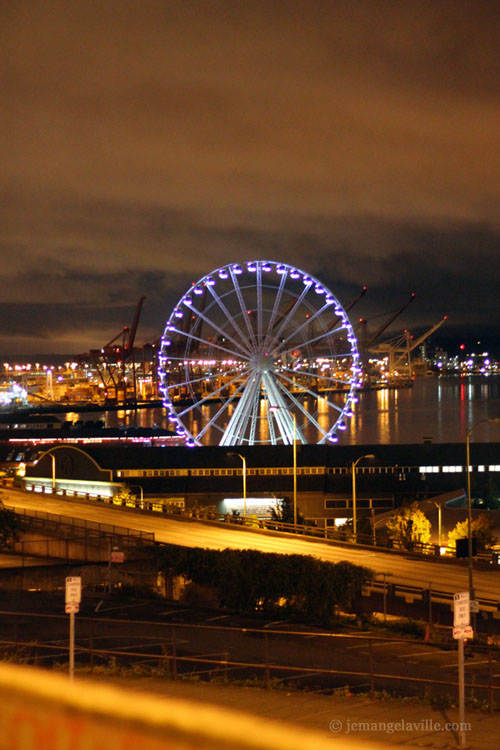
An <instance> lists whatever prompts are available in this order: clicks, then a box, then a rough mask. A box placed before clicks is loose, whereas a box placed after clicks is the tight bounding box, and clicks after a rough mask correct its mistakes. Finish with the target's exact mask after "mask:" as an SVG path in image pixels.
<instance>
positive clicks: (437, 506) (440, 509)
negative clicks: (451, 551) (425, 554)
mask: <svg viewBox="0 0 500 750" xmlns="http://www.w3.org/2000/svg"><path fill="white" fill-rule="evenodd" d="M433 502H434V501H433ZM434 505H435V506H436V508H437V512H438V544H439V546H440V547H441V526H442V524H441V511H442V508H441V505H440V504H439V503H434Z"/></svg>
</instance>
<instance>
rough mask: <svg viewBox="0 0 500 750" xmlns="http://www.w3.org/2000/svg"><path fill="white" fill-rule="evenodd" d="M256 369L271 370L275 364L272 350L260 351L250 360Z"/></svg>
mask: <svg viewBox="0 0 500 750" xmlns="http://www.w3.org/2000/svg"><path fill="white" fill-rule="evenodd" d="M250 363H251V364H252V365H253V367H254V369H255V370H257V371H258V372H269V370H272V369H273V366H274V357H273V355H272V354H271V353H270V352H260V353H258V354H256V355H255V356H254V357H252V359H251V360H250Z"/></svg>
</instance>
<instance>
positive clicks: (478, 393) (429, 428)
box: [66, 377, 500, 445]
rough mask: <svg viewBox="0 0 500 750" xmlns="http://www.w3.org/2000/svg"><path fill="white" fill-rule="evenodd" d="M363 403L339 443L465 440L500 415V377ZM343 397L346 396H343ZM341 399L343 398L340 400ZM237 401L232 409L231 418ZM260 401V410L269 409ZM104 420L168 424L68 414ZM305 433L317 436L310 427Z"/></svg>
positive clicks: (490, 429) (433, 381)
mask: <svg viewBox="0 0 500 750" xmlns="http://www.w3.org/2000/svg"><path fill="white" fill-rule="evenodd" d="M358 397H359V402H358V403H357V404H353V417H352V418H351V419H350V420H348V423H349V429H347V430H346V431H345V432H343V433H339V437H340V443H344V444H351V445H355V444H358V445H363V444H370V443H421V442H422V438H423V437H430V438H432V440H433V442H435V443H448V442H462V441H463V440H464V439H465V432H466V429H467V428H469V427H470V426H471V425H473V424H476V423H477V422H479V421H480V420H482V419H487V418H494V417H500V378H496V377H493V378H492V377H490V378H480V377H477V378H469V379H464V378H422V379H419V380H415V382H414V387H413V388H402V389H400V390H395V389H388V388H385V389H382V390H378V391H366V392H364V393H359V394H358ZM330 398H331V400H333V398H332V397H330ZM340 398H342V397H340ZM338 403H339V404H340V403H341V401H340V400H339V402H338ZM220 406H221V405H220V404H209V405H204V406H203V407H202V411H203V415H202V417H201V418H192V422H191V424H192V426H193V427H194V429H195V430H196V431H197V432H198V431H199V430H200V429H202V427H203V425H204V424H206V421H208V420H209V419H210V418H211V417H212V416H213V415H214V414H215V413H216V411H217V410H218V409H220ZM233 408H234V407H233V406H230V407H229V409H228V415H227V419H228V420H229V419H230V416H231V413H232V410H233ZM265 408H266V406H265V402H262V403H261V409H260V411H261V414H262V415H263V414H264V411H265ZM77 416H78V418H80V419H92V420H96V419H104V420H105V421H106V425H107V426H108V427H116V426H118V425H123V426H126V425H133V424H137V425H138V426H140V427H153V426H154V425H155V424H156V425H157V426H159V427H167V420H166V413H165V410H164V409H139V410H137V411H133V410H120V411H116V412H115V411H107V412H102V413H95V412H94V413H88V414H79V415H76V414H75V413H73V412H72V413H71V416H69V415H66V418H67V419H72V420H73V421H74V420H75V418H76V417H77ZM326 419H327V409H326V406H325V404H323V403H322V400H321V399H320V402H319V415H318V421H319V422H320V424H321V425H322V427H324V428H326V427H327V426H328V425H327V424H326ZM304 434H305V437H306V438H308V439H309V440H312V439H313V435H312V434H311V431H309V432H308V431H307V430H305V431H304ZM257 435H258V436H259V437H258V439H260V440H263V439H265V435H266V432H265V421H264V420H263V419H262V420H259V424H258V426H257ZM210 438H211V439H213V440H214V441H216V442H218V440H219V439H220V432H217V431H212V433H211V434H210ZM472 440H473V441H475V442H487V441H489V440H491V441H492V442H500V425H498V424H479V425H477V427H475V429H474V433H473V437H472Z"/></svg>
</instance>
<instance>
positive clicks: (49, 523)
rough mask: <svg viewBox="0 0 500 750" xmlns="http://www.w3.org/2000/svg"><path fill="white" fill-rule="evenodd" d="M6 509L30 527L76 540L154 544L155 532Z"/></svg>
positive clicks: (125, 544) (139, 544)
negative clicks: (113, 540)
mask: <svg viewBox="0 0 500 750" xmlns="http://www.w3.org/2000/svg"><path fill="white" fill-rule="evenodd" d="M4 507H5V508H7V509H8V510H11V511H13V512H14V513H16V515H18V516H21V517H22V518H23V519H25V520H27V521H29V524H30V525H34V526H38V527H39V528H43V529H45V530H47V528H51V529H53V530H54V531H65V532H66V533H69V534H71V537H72V538H74V539H87V540H88V539H89V538H94V539H103V538H108V539H109V538H113V537H118V538H119V539H120V543H121V544H122V545H123V546H125V547H126V546H142V545H150V544H154V541H155V535H154V532H150V531H142V530H140V529H130V528H127V527H126V526H115V525H112V524H107V523H101V522H100V521H90V520H87V519H85V518H75V517H71V516H63V515H60V514H57V513H47V512H46V511H40V510H32V509H31V508H20V507H17V506H9V505H5V506H4Z"/></svg>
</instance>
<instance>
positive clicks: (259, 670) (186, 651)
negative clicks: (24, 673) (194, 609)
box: [0, 612, 500, 711]
mask: <svg viewBox="0 0 500 750" xmlns="http://www.w3.org/2000/svg"><path fill="white" fill-rule="evenodd" d="M0 618H1V623H2V625H1V627H0V632H2V631H4V630H5V628H6V627H8V626H9V624H10V627H11V628H12V626H13V623H14V624H15V621H16V620H17V619H18V620H19V623H18V625H17V626H15V627H16V628H19V624H20V625H22V629H23V633H24V632H25V631H26V628H27V627H28V626H29V621H30V620H31V621H32V623H33V624H34V625H35V629H36V632H37V635H38V637H37V639H36V640H29V639H28V638H26V637H22V638H18V637H16V636H17V631H16V633H15V635H14V637H10V638H8V637H6V636H5V634H3V636H0V651H2V650H3V651H4V653H5V652H8V654H9V658H10V659H13V658H15V656H16V653H15V652H17V656H18V660H20V661H23V662H27V663H36V664H38V665H43V664H48V665H50V664H51V663H54V662H56V661H58V662H60V660H61V658H63V659H65V658H66V655H67V643H66V642H65V639H64V635H63V634H64V633H65V630H66V624H67V617H65V616H64V615H38V614H33V613H25V612H0ZM124 628H125V629H126V632H125V630H124ZM44 629H45V630H47V632H50V640H47V641H45V642H44V641H42V640H40V639H39V634H40V633H43V632H44ZM134 631H137V632H138V633H139V634H140V635H137V636H134ZM189 631H193V633H194V637H192V639H191V641H190V639H189ZM214 636H217V637H218V638H219V640H215V639H214ZM112 639H115V644H113V643H111V644H110V645H109V646H107V647H106V646H104V645H99V641H100V640H108V641H112ZM127 639H128V640H127ZM186 639H187V640H186ZM314 639H318V640H322V643H321V644H319V645H320V646H321V653H323V655H324V658H323V661H324V662H325V661H327V658H326V657H328V660H329V661H331V662H332V665H331V666H327V665H321V666H318V664H317V663H311V662H314V661H315V660H316V659H317V653H318V652H317V650H316V654H315V655H314V654H313V652H312V651H311V653H310V654H309V656H308V651H309V650H310V649H311V643H312V642H314ZM249 641H250V647H248V643H249ZM347 642H350V643H349V644H348V643H347ZM188 643H189V646H186V644H188ZM297 643H300V647H299V648H297ZM191 644H192V645H194V646H196V650H197V651H198V653H192V652H191V653H190V648H192V645H191ZM203 644H205V645H206V652H203V650H202V649H203ZM217 644H219V645H220V648H218V647H217ZM417 645H418V647H419V649H421V650H422V649H423V648H426V649H427V650H428V651H429V655H431V656H432V655H433V654H438V653H440V652H446V655H449V656H450V658H453V657H452V655H453V654H454V653H455V652H456V648H454V646H453V645H452V644H451V643H432V642H430V643H425V644H423V643H422V642H421V641H420V642H418V641H416V640H410V639H407V638H406V639H404V638H398V637H395V638H391V637H382V636H374V635H371V634H368V635H363V634H352V633H347V634H339V633H332V632H328V631H314V630H271V629H263V628H251V627H250V628H242V627H227V626H226V627H224V626H220V625H217V626H216V625H206V624H187V623H175V624H173V623H161V622H154V621H128V620H116V619H109V618H99V619H96V618H89V617H82V616H80V615H79V616H78V624H77V641H76V645H75V652H76V658H77V664H78V663H80V664H81V665H82V666H90V667H94V666H97V665H98V664H99V665H102V664H106V663H109V664H111V665H115V666H116V665H118V664H119V665H122V666H128V667H134V670H135V671H136V672H137V669H138V668H142V669H144V670H154V671H155V673H157V674H158V673H160V674H163V675H165V676H169V677H171V678H174V679H175V678H177V677H191V678H192V677H194V676H196V677H198V678H200V677H201V678H203V679H205V680H213V679H219V680H220V679H222V680H224V681H229V680H230V679H237V680H255V679H258V680H259V682H261V683H262V684H263V685H264V686H265V687H266V688H267V689H271V688H272V687H273V686H276V687H279V685H280V684H281V683H283V682H285V683H286V684H287V686H288V687H290V686H291V685H295V687H298V686H300V685H301V684H302V685H303V686H307V689H308V690H309V691H311V692H332V691H333V692H338V691H339V690H344V691H347V692H364V693H369V694H373V693H375V692H376V691H377V690H392V691H394V692H395V693H396V694H398V695H420V694H422V693H423V694H425V695H426V696H427V697H428V696H429V689H430V688H435V691H436V694H437V695H440V696H441V697H443V690H444V689H445V688H449V689H450V696H449V697H450V699H451V700H453V699H454V697H455V696H456V694H457V693H456V691H457V689H458V685H457V680H456V679H446V678H437V677H436V676H435V675H436V672H438V673H441V672H440V669H439V667H436V665H435V664H434V665H432V664H430V665H425V664H424V665H423V666H422V663H420V667H419V668H420V670H421V671H423V670H427V672H428V674H425V675H423V676H422V675H419V676H417V675H413V676H412V675H409V674H408V666H407V665H405V664H404V663H402V662H400V669H399V672H398V671H396V670H395V669H392V670H391V669H390V665H389V663H388V661H389V660H388V656H387V654H385V655H384V654H383V653H382V652H381V651H380V649H381V648H383V647H384V646H387V647H389V648H391V647H392V648H395V649H396V650H397V649H401V647H403V654H404V655H405V654H406V651H407V650H408V647H413V648H414V647H415V646H417ZM214 649H216V650H214ZM349 649H361V654H360V656H359V657H358V665H357V666H355V665H351V666H348V662H349V658H346V654H347V653H352V651H351V652H349ZM405 649H406V651H404V650H405ZM474 651H475V652H477V653H478V655H480V657H481V658H480V659H479V660H478V661H477V662H476V664H477V665H478V666H481V667H482V672H478V676H476V677H473V676H471V677H469V678H468V681H467V683H466V688H467V690H468V691H469V695H470V698H474V699H476V700H477V699H481V700H483V701H484V702H485V703H486V704H487V705H488V708H489V710H490V711H493V710H495V708H497V707H498V704H497V702H496V701H498V696H499V692H498V691H500V682H499V679H498V677H499V675H498V674H497V672H498V663H499V661H500V649H498V648H496V647H493V646H484V647H482V646H476V645H474ZM246 654H247V656H245V655H246ZM299 654H300V656H301V657H302V663H300V661H299V660H298V659H297V656H298V655H299ZM248 655H250V656H251V657H252V658H248ZM290 655H291V656H290ZM410 656H411V653H410ZM308 659H309V663H308ZM287 660H289V661H288V663H284V662H286V661H287ZM392 661H393V662H394V663H396V662H397V661H398V652H397V651H396V655H395V656H393V657H392ZM346 662H347V666H346ZM359 663H362V664H363V668H362V669H360V668H359ZM485 665H486V666H485ZM449 666H450V665H448V667H449ZM299 689H300V688H299Z"/></svg>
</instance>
